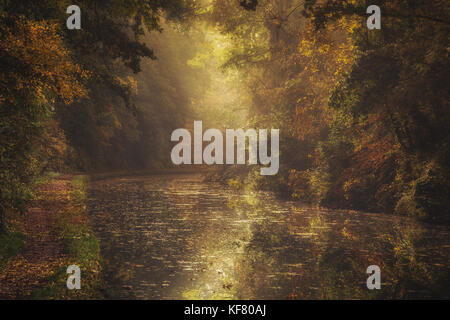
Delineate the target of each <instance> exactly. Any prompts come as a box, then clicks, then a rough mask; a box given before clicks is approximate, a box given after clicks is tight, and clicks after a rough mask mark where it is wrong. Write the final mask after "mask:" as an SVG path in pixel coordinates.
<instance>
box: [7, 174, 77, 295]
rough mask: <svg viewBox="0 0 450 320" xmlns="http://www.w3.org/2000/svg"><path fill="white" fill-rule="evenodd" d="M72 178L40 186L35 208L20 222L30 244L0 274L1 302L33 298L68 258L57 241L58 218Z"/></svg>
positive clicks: (61, 177) (66, 199) (65, 177)
mask: <svg viewBox="0 0 450 320" xmlns="http://www.w3.org/2000/svg"><path fill="white" fill-rule="evenodd" d="M70 178H71V177H70V176H67V175H66V176H60V177H58V178H56V179H54V180H53V181H51V182H49V183H46V184H44V185H42V186H40V187H39V189H38V191H37V195H38V200H37V201H36V203H35V205H34V207H32V208H30V209H29V211H28V212H27V213H26V214H25V215H23V216H20V217H19V218H18V223H19V226H20V227H21V228H22V230H23V232H24V234H25V235H26V238H27V240H26V244H25V247H24V248H23V250H22V252H21V253H19V254H18V255H17V256H16V257H14V258H13V259H12V260H11V261H10V262H9V263H8V265H7V266H6V267H5V268H4V269H3V270H2V271H1V272H0V298H1V299H26V298H28V297H30V295H31V294H32V293H33V292H34V291H35V290H37V289H39V288H42V287H43V286H44V284H45V280H46V279H47V278H48V277H49V276H51V275H52V274H53V272H54V271H55V270H56V268H57V267H58V266H59V265H60V264H61V262H62V260H63V259H64V258H65V255H64V253H63V250H62V245H61V243H60V242H59V241H58V239H57V232H56V223H57V219H56V218H57V215H58V214H60V213H61V212H62V211H63V210H64V208H65V207H66V206H67V205H68V203H69V198H68V196H67V195H68V192H69V191H70V189H71V187H70Z"/></svg>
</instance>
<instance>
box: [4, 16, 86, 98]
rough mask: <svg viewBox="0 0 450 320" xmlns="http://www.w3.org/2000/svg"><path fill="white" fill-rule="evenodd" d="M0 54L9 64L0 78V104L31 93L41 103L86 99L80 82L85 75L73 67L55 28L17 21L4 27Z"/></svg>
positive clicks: (24, 20) (33, 22) (82, 71)
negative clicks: (19, 95) (18, 95)
mask: <svg viewBox="0 0 450 320" xmlns="http://www.w3.org/2000/svg"><path fill="white" fill-rule="evenodd" d="M0 54H1V55H2V57H3V59H5V61H8V62H9V65H8V66H7V70H3V72H2V74H1V75H0V101H1V100H3V101H4V100H14V98H16V97H17V94H18V93H19V94H20V93H21V92H22V95H24V96H28V95H27V93H29V92H30V91H31V93H32V94H33V95H34V96H35V97H36V98H38V99H39V100H40V101H42V102H44V103H53V102H54V101H55V99H57V98H59V99H62V100H63V101H64V102H65V103H71V102H72V101H74V100H76V99H77V98H79V97H84V96H85V95H86V93H85V90H84V88H83V86H82V84H81V83H80V80H81V79H83V78H87V77H88V76H89V75H88V73H87V72H86V71H84V70H83V69H82V68H81V67H80V66H78V65H76V64H74V63H73V62H72V61H71V59H70V56H69V51H68V50H67V49H66V48H65V47H64V44H63V40H62V38H61V36H60V35H59V34H58V26H57V25H56V24H52V23H48V22H43V21H32V20H27V19H25V18H24V17H17V18H16V19H15V22H14V25H13V26H11V27H6V28H5V32H4V35H3V36H2V41H1V42H0Z"/></svg>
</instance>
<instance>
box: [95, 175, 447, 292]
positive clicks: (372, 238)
mask: <svg viewBox="0 0 450 320" xmlns="http://www.w3.org/2000/svg"><path fill="white" fill-rule="evenodd" d="M88 211H89V214H90V217H91V219H92V221H93V224H94V229H95V232H96V234H97V236H98V238H99V239H100V247H101V253H102V256H103V257H104V260H105V263H104V268H105V270H104V272H105V273H104V277H105V281H106V286H107V288H106V297H107V298H120V299H354V298H367V299H371V298H378V299H380V298H381V299H385V298H386V299H387V298H449V297H450V292H449V288H450V280H449V279H450V270H449V268H448V262H449V257H450V237H449V234H450V229H449V227H445V226H437V225H431V224H424V223H419V222H417V221H414V220H412V219H408V218H404V217H397V216H391V215H386V214H368V213H359V212H349V211H336V210H325V209H317V208H310V207H306V206H303V205H301V204H299V203H297V202H291V201H285V200H280V199H278V198H277V197H276V196H275V195H274V194H272V193H270V192H251V191H245V192H244V191H239V192H238V191H236V190H232V189H228V188H227V187H225V186H223V185H221V184H219V183H215V182H205V181H204V176H202V175H201V174H172V175H170V174H169V175H152V176H129V177H115V178H108V179H103V180H97V181H92V182H91V183H90V186H89V190H88ZM372 264H376V265H378V266H380V268H381V272H382V274H381V277H382V289H381V290H373V291H370V290H368V289H367V287H366V279H367V277H368V275H367V274H366V269H367V267H368V266H369V265H372Z"/></svg>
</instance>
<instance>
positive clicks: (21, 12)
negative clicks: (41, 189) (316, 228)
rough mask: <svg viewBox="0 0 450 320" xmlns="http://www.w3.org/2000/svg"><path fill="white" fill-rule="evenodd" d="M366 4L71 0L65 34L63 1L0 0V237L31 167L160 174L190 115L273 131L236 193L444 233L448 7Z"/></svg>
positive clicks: (448, 189)
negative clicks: (266, 156) (76, 23)
mask: <svg viewBox="0 0 450 320" xmlns="http://www.w3.org/2000/svg"><path fill="white" fill-rule="evenodd" d="M369 2H370V3H369ZM369 2H368V1H365V0H352V1H338V0H326V1H325V0H324V1H316V0H259V1H237V0H229V1H223V0H202V1H195V0H164V1H152V0H146V1H142V0H140V1H138V0H113V1H87V0H80V1H77V5H79V6H80V8H81V11H82V29H81V30H68V29H67V28H66V19H67V17H68V14H67V13H66V8H67V7H68V6H69V5H71V4H72V1H66V0H46V1H31V0H29V1H27V0H21V1H9V0H2V1H0V37H1V40H0V69H1V74H0V104H1V107H0V192H1V194H0V217H1V221H0V223H1V226H2V228H3V229H5V222H4V217H5V214H7V213H11V212H13V213H15V212H24V211H25V210H26V209H27V206H28V205H29V203H30V201H31V200H32V199H33V182H34V181H35V179H36V177H38V176H39V175H41V174H42V173H43V172H48V171H58V172H74V171H77V172H79V171H83V172H92V171H108V170H127V169H146V170H158V169H161V168H165V167H170V166H171V165H170V148H171V145H170V133H171V132H172V131H173V130H174V129H175V128H180V127H183V126H190V125H192V121H193V120H194V119H198V120H204V122H206V123H207V124H208V125H210V127H212V126H214V127H216V128H225V127H231V128H233V127H234V128H238V127H253V128H279V129H280V132H281V141H280V148H281V152H280V163H281V167H280V172H279V173H278V175H276V176H274V177H261V176H259V175H258V172H259V170H257V169H256V168H252V167H248V170H246V171H245V172H243V171H242V170H240V171H238V170H235V168H227V169H226V170H225V171H224V172H223V173H222V175H223V177H225V178H227V179H229V180H230V179H231V180H232V181H238V182H239V183H240V184H241V185H245V186H252V187H255V188H265V189H270V190H275V191H278V192H280V193H281V194H282V195H284V196H288V197H292V198H295V199H299V200H301V201H305V202H309V203H313V204H318V205H321V206H326V207H336V208H351V209H358V210H366V211H374V212H386V213H395V214H405V215H412V216H416V217H420V218H424V219H429V220H430V219H431V220H438V221H440V222H444V223H448V222H449V218H450V215H449V207H450V203H449V202H450V200H449V199H450V168H449V163H450V161H449V160H450V148H449V143H450V126H449V123H450V106H449V101H450V99H449V98H450V97H449V92H450V90H449V86H448V84H449V81H448V71H449V70H450V68H449V52H450V43H449V36H450V7H449V6H448V1H445V0H427V1H425V0H409V1H403V0H391V1H381V0H378V1H376V0H374V1H369ZM369 4H377V5H379V6H380V7H381V9H382V28H381V30H368V29H367V26H366V20H367V17H368V15H367V14H366V8H367V6H368V5H369Z"/></svg>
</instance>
